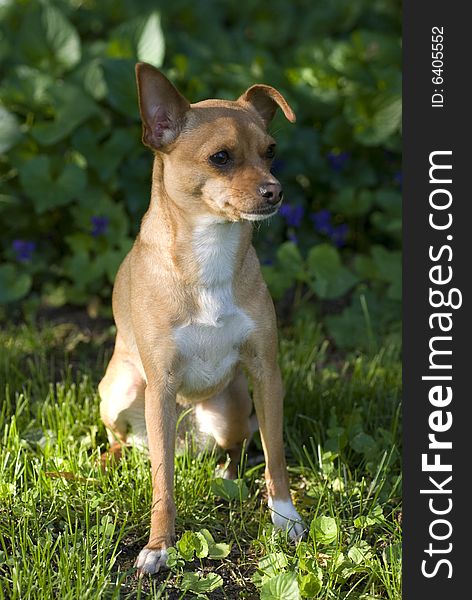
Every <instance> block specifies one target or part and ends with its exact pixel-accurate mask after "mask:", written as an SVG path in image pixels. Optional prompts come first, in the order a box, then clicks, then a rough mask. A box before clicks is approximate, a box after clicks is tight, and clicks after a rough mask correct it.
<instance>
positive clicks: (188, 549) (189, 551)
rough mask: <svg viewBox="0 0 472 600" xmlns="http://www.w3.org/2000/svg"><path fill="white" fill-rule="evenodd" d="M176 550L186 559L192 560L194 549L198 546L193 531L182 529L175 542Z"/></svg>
mask: <svg viewBox="0 0 472 600" xmlns="http://www.w3.org/2000/svg"><path fill="white" fill-rule="evenodd" d="M176 546H177V549H178V551H179V552H180V554H181V555H182V558H184V559H185V560H186V561H190V560H193V556H194V554H195V550H196V548H197V547H199V542H198V541H197V539H196V536H195V533H194V532H193V531H184V533H183V534H182V536H181V538H180V540H179V541H178V542H177V544H176Z"/></svg>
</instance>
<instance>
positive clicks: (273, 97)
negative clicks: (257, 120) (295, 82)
mask: <svg viewBox="0 0 472 600" xmlns="http://www.w3.org/2000/svg"><path fill="white" fill-rule="evenodd" d="M238 102H242V103H243V104H249V105H250V106H252V108H254V109H255V110H256V111H257V112H258V113H259V115H260V116H261V117H262V120H263V121H264V123H265V125H266V127H267V125H268V124H269V123H270V122H271V121H272V119H273V118H274V115H275V112H276V110H277V108H280V109H281V110H282V112H283V113H284V115H285V117H286V118H287V119H288V120H289V121H290V123H295V121H296V117H295V113H294V112H293V110H292V108H291V107H290V105H289V103H288V102H287V100H285V98H284V97H283V96H282V94H281V93H280V92H279V91H277V90H276V89H275V88H273V87H271V86H270V85H264V84H262V83H258V84H256V85H253V86H251V87H250V88H249V89H247V90H246V91H245V92H244V94H243V95H242V96H240V97H239V98H238Z"/></svg>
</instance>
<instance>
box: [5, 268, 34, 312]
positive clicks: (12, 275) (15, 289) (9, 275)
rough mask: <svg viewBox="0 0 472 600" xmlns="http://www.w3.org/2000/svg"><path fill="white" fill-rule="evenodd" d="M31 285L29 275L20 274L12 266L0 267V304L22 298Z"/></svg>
mask: <svg viewBox="0 0 472 600" xmlns="http://www.w3.org/2000/svg"><path fill="white" fill-rule="evenodd" d="M31 285H32V279H31V275H29V273H21V272H20V271H19V270H18V269H17V267H16V266H15V265H14V264H11V263H4V264H3V265H0V304H6V303H7V302H15V301H16V300H20V299H21V298H24V297H25V296H26V294H27V293H28V292H29V291H30V289H31Z"/></svg>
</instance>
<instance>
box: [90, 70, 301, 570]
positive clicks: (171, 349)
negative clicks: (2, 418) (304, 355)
mask: <svg viewBox="0 0 472 600" xmlns="http://www.w3.org/2000/svg"><path fill="white" fill-rule="evenodd" d="M136 78H137V85H138V97H139V108H140V113H141V118H142V123H143V143H144V144H145V145H146V146H149V147H150V148H151V149H152V150H153V152H154V165H153V172H152V188H151V202H150V206H149V209H148V211H147V212H146V214H145V216H144V218H143V220H142V224H141V229H140V232H139V235H138V237H137V239H136V241H135V244H134V246H133V248H132V250H131V251H130V252H129V254H128V255H127V256H126V258H125V259H124V261H123V263H122V264H121V267H120V269H119V271H118V274H117V276H116V281H115V286H114V290H113V314H114V318H115V322H116V327H117V336H116V344H115V350H114V353H113V356H112V358H111V361H110V363H109V365H108V368H107V371H106V374H105V376H104V378H103V379H102V381H101V382H100V385H99V392H100V397H101V405H100V411H101V417H102V420H103V422H104V424H105V426H106V428H107V431H108V436H109V440H110V442H111V443H115V444H116V443H117V442H119V443H120V444H135V445H140V446H147V447H148V448H149V455H150V460H151V469H152V491H153V493H152V508H151V531H150V536H149V542H148V544H147V545H146V546H145V547H144V548H143V549H142V550H141V552H140V553H139V555H138V557H137V560H136V565H135V566H136V567H137V569H138V572H139V573H140V574H152V573H155V572H157V571H158V570H159V568H161V567H164V566H165V564H166V560H167V552H166V548H168V547H169V546H171V545H173V544H174V542H175V512H176V510H175V504H174V498H173V496H174V490H173V488H174V450H175V429H176V401H177V402H180V403H187V404H188V403H192V404H194V405H195V412H196V417H197V421H198V423H199V425H200V428H201V430H202V431H204V432H206V433H211V434H212V436H213V437H214V439H215V441H216V443H217V444H218V445H219V446H220V447H221V448H223V449H225V450H226V451H227V452H228V453H229V456H230V458H231V459H232V462H233V465H232V468H231V463H230V469H229V471H230V472H229V475H233V476H234V473H235V468H234V463H235V461H237V459H238V457H239V455H240V453H241V449H242V445H243V443H244V441H245V440H247V439H248V438H249V437H250V436H251V433H252V430H253V425H252V424H253V423H254V419H253V418H252V416H251V413H252V400H251V397H250V395H249V391H248V384H247V379H246V374H248V375H249V377H250V378H251V380H252V385H253V391H254V393H253V396H254V406H255V411H256V415H257V421H258V424H259V429H260V435H261V440H262V445H263V450H264V456H265V462H266V469H265V480H266V485H267V493H268V504H269V508H270V511H271V516H272V521H273V523H274V524H275V526H276V527H277V528H279V529H283V530H286V531H287V532H288V535H289V536H290V537H291V538H292V539H298V538H299V537H301V536H302V534H303V531H304V526H303V523H302V521H301V518H300V516H299V514H298V513H297V511H296V510H295V507H294V506H293V503H292V500H291V497H290V490H289V481H288V474H287V468H286V463H285V456H284V444H283V431H282V430H283V424H282V417H283V415H282V412H283V390H282V380H281V376H280V371H279V367H278V365H277V327H276V318H275V311H274V306H273V303H272V300H271V298H270V295H269V293H268V291H267V287H266V284H265V283H264V280H263V278H262V275H261V271H260V266H259V262H258V259H257V257H256V252H255V250H254V248H253V246H252V244H251V237H252V228H253V222H254V221H261V220H263V219H267V218H268V217H271V216H273V215H275V214H276V212H277V210H278V208H279V207H280V204H281V202H282V189H281V185H280V183H279V182H278V181H277V179H275V177H274V176H273V175H272V174H271V172H270V168H271V162H272V159H273V157H274V151H275V141H274V139H273V138H272V137H271V136H270V135H269V134H268V132H267V126H268V124H269V123H270V121H271V120H272V118H273V116H274V114H275V112H276V110H277V108H278V107H279V108H280V109H281V110H282V112H283V113H284V115H285V117H286V118H287V119H288V120H289V121H291V122H294V121H295V115H294V113H293V111H292V109H291V108H290V106H289V105H288V103H287V102H286V100H285V99H284V97H283V96H282V94H280V93H279V92H278V91H277V90H276V89H274V88H273V87H270V86H268V85H253V86H252V87H250V88H249V89H248V90H247V91H246V92H244V94H242V96H240V97H239V98H238V99H237V100H236V101H228V100H205V101H203V102H197V103H196V104H190V103H189V102H188V101H187V100H186V99H185V98H184V97H183V96H182V95H181V94H180V93H179V92H178V91H177V90H176V88H175V87H174V86H173V85H172V84H171V83H170V82H169V81H168V79H166V77H164V75H162V73H160V72H159V71H158V70H157V69H156V68H154V67H152V66H151V65H148V64H144V63H140V64H138V65H137V66H136Z"/></svg>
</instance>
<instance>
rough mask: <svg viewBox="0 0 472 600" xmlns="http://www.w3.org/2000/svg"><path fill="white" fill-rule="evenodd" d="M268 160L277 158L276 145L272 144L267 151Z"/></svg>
mask: <svg viewBox="0 0 472 600" xmlns="http://www.w3.org/2000/svg"><path fill="white" fill-rule="evenodd" d="M265 155H266V158H274V156H275V144H271V145H270V146H269V147H268V148H267V150H266V154H265Z"/></svg>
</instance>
